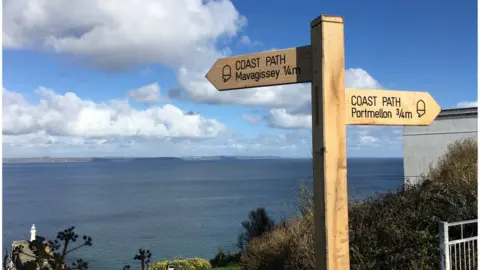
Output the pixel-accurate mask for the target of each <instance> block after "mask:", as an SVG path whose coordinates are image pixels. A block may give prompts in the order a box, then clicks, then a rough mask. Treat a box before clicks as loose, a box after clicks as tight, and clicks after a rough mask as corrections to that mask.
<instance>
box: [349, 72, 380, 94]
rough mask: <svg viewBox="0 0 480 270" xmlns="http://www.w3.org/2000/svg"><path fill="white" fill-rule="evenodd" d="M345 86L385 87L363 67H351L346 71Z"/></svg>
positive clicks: (363, 87)
mask: <svg viewBox="0 0 480 270" xmlns="http://www.w3.org/2000/svg"><path fill="white" fill-rule="evenodd" d="M345 87H347V88H361V89H383V87H382V85H381V84H380V83H379V82H378V81H377V80H375V79H374V78H373V77H372V76H370V74H368V72H367V71H365V70H363V69H361V68H350V69H348V70H347V72H345Z"/></svg>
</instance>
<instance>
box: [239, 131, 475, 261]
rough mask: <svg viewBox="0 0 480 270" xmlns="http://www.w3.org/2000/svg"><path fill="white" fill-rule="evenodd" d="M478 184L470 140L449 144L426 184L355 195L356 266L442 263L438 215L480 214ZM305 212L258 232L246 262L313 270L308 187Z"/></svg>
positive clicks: (465, 217)
mask: <svg viewBox="0 0 480 270" xmlns="http://www.w3.org/2000/svg"><path fill="white" fill-rule="evenodd" d="M477 186H478V184H477V142H476V141H475V140H464V141H459V142H456V143H454V144H452V145H451V146H450V147H449V149H448V151H447V153H445V155H444V156H443V157H442V158H441V159H440V160H439V162H438V164H437V166H435V167H432V168H431V169H430V172H429V173H428V174H427V176H426V177H425V179H424V181H423V182H422V184H419V185H415V186H406V187H404V188H399V189H398V190H397V191H396V192H387V193H385V194H376V195H375V196H372V197H369V198H367V199H365V200H363V201H351V202H350V205H349V225H350V226H349V236H350V239H349V240H350V264H351V269H352V270H370V269H372V270H373V269H393V270H396V269H411V270H420V269H422V270H424V269H425V270H429V269H438V268H439V262H440V251H439V231H438V227H439V226H438V221H449V222H453V221H461V220H468V219H475V218H477ZM300 212H301V217H300V218H291V219H290V220H288V221H287V222H286V224H285V225H284V226H276V227H275V229H274V230H273V231H272V232H268V233H265V234H264V235H263V236H260V237H254V238H253V239H252V240H251V241H250V243H249V245H248V247H247V249H246V250H245V251H244V252H243V254H242V257H241V261H242V265H243V267H244V268H245V269H247V270H257V269H258V270H270V269H275V270H276V269H279V270H282V269H288V270H290V269H291V270H303V269H305V270H307V269H309V270H310V269H312V270H313V269H314V260H315V256H314V253H313V250H314V242H313V239H314V238H313V237H314V235H313V204H312V193H311V191H308V189H306V188H305V187H303V189H302V190H301V192H300ZM464 233H465V232H464Z"/></svg>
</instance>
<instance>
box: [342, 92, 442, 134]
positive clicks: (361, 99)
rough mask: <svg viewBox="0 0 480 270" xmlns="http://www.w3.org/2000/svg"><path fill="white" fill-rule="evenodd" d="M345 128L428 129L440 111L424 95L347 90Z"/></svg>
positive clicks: (432, 100) (432, 101)
mask: <svg viewBox="0 0 480 270" xmlns="http://www.w3.org/2000/svg"><path fill="white" fill-rule="evenodd" d="M345 102H346V104H345V105H346V106H345V108H346V110H347V111H346V114H347V115H346V117H347V119H346V120H347V121H346V122H347V125H389V126H428V125H430V124H431V123H432V122H433V120H435V118H436V117H437V115H438V114H439V113H440V111H441V108H440V106H439V105H438V104H437V102H436V101H435V100H434V99H433V98H432V96H431V95H430V94H429V93H427V92H410V91H391V90H364V89H349V88H347V92H346V95H345Z"/></svg>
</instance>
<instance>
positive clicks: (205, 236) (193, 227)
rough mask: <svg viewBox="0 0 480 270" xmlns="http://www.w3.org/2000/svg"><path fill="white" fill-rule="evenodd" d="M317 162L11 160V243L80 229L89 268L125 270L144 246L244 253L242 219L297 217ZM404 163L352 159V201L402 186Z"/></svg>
mask: <svg viewBox="0 0 480 270" xmlns="http://www.w3.org/2000/svg"><path fill="white" fill-rule="evenodd" d="M311 176H312V166H311V160H291V159H290V160H289V159H286V160H282V159H280V160H222V161H182V160H177V159H171V160H165V159H136V160H131V161H123V162H114V161H94V162H89V163H63V164H59V163H56V164H4V166H3V213H4V214H3V245H4V247H10V245H11V242H12V241H13V240H23V239H29V231H30V227H31V226H32V224H33V223H34V224H35V226H36V227H37V234H39V235H42V236H46V237H52V238H53V237H55V236H56V232H57V231H59V230H63V229H64V228H67V227H69V226H72V225H75V226H76V231H77V233H78V234H80V235H83V234H88V235H90V236H92V238H93V246H92V247H90V248H85V249H80V250H78V251H77V252H75V253H72V255H73V256H72V259H76V257H81V258H83V259H86V260H87V261H88V262H89V263H90V269H105V270H109V269H122V267H123V265H124V264H126V263H130V264H132V263H134V261H133V259H132V258H133V256H134V254H135V253H136V251H137V250H138V248H140V247H145V248H149V249H150V250H151V252H152V257H153V259H154V260H159V259H165V258H173V257H193V256H200V257H204V258H211V257H213V256H214V254H215V253H216V250H217V248H219V247H222V248H224V249H227V250H228V249H230V250H234V249H235V242H236V237H237V234H238V233H239V232H240V231H241V224H240V222H241V221H243V220H245V219H247V217H248V211H250V210H252V209H254V208H256V207H260V206H264V207H266V209H267V211H268V212H269V213H270V214H271V216H272V217H273V218H275V219H276V220H279V219H280V218H282V217H287V216H289V215H291V214H292V213H293V211H294V208H293V207H292V206H291V205H292V203H293V202H294V199H295V195H296V194H297V191H298V187H299V183H300V180H302V179H303V180H307V181H308V180H310V181H311ZM402 182H403V161H402V159H350V160H348V185H349V196H350V198H351V199H361V198H364V197H365V196H368V195H372V194H374V193H375V192H385V191H388V190H394V189H396V188H397V187H398V186H400V185H401V184H402Z"/></svg>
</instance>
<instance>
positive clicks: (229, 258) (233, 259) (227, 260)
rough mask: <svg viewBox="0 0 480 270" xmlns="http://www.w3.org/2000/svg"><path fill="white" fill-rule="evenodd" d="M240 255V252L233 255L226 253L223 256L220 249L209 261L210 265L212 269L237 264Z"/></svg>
mask: <svg viewBox="0 0 480 270" xmlns="http://www.w3.org/2000/svg"><path fill="white" fill-rule="evenodd" d="M240 255H241V253H240V252H238V253H235V254H230V252H228V253H227V254H225V252H223V250H222V249H218V251H217V254H216V255H215V257H214V258H213V259H211V260H210V264H211V265H212V267H224V266H229V265H231V264H234V263H239V262H240Z"/></svg>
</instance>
